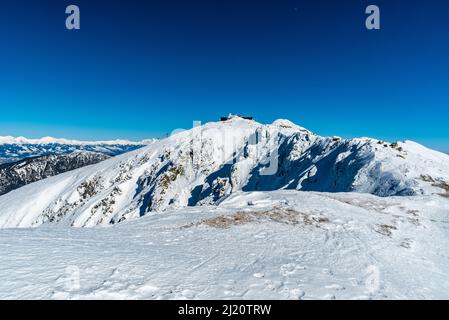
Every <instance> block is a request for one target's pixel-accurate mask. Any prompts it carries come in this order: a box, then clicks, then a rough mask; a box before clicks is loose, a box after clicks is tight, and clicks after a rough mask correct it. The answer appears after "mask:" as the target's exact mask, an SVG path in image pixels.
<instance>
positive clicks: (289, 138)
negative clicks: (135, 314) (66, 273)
mask: <svg viewBox="0 0 449 320" xmlns="http://www.w3.org/2000/svg"><path fill="white" fill-rule="evenodd" d="M448 182H449V156H448V155H445V154H442V153H438V152H436V151H432V150H429V149H427V148H425V147H423V146H421V145H418V144H416V143H413V142H410V141H406V142H400V143H392V144H390V143H386V142H382V141H378V140H374V139H369V138H361V139H341V138H338V137H320V136H318V135H316V134H313V133H312V132H310V131H308V130H306V129H304V128H302V127H299V126H297V125H295V124H293V123H291V122H289V121H287V120H278V121H275V122H274V123H273V124H271V125H263V124H259V123H257V122H254V121H248V120H243V119H241V118H237V117H236V118H233V119H231V120H229V121H226V122H218V123H209V124H206V125H204V126H202V127H198V128H194V129H192V130H189V131H185V132H181V133H178V134H176V135H173V136H171V137H169V138H167V139H164V140H161V141H157V142H154V143H153V144H151V145H150V146H148V147H146V148H143V149H140V150H136V151H133V152H130V153H128V154H124V155H120V156H117V157H114V158H112V159H109V160H106V161H104V162H102V163H99V164H97V165H94V166H90V167H87V168H82V169H79V170H75V171H73V172H69V173H65V174H62V175H59V176H56V177H53V178H49V179H46V180H44V181H40V182H37V183H34V184H31V185H28V186H26V187H23V188H21V189H20V190H16V191H13V192H11V193H9V194H7V195H4V196H2V197H0V227H29V226H37V225H40V224H43V223H48V222H53V223H56V222H58V223H61V224H63V225H71V226H75V227H92V226H96V225H109V224H116V223H118V222H121V221H124V220H127V219H131V218H138V217H141V216H143V215H147V214H148V213H150V212H161V211H165V210H168V209H176V208H183V207H186V206H198V205H211V204H214V205H216V204H219V203H220V202H222V201H223V200H225V199H226V198H227V197H228V196H229V195H231V194H232V193H235V192H237V191H245V192H248V191H271V190H279V189H295V190H303V191H322V192H349V191H351V192H362V193H371V194H374V195H378V196H413V195H431V194H441V195H444V196H446V195H447V194H448V193H449V183H448Z"/></svg>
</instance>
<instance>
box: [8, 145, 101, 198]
mask: <svg viewBox="0 0 449 320" xmlns="http://www.w3.org/2000/svg"><path fill="white" fill-rule="evenodd" d="M108 158H110V156H108V155H105V154H101V153H94V152H86V151H75V152H72V153H69V154H62V155H53V156H40V157H33V158H27V159H25V160H21V161H18V162H13V163H5V164H0V195H3V194H5V193H8V192H10V191H11V190H14V189H18V188H20V187H22V186H24V185H27V184H30V183H32V182H36V181H39V180H42V179H45V178H48V177H52V176H56V175H58V174H61V173H64V172H67V171H70V170H75V169H78V168H82V167H85V166H88V165H91V164H96V163H98V162H101V161H104V160H106V159H108Z"/></svg>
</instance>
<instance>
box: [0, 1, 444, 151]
mask: <svg viewBox="0 0 449 320" xmlns="http://www.w3.org/2000/svg"><path fill="white" fill-rule="evenodd" d="M69 4H77V5H78V6H79V7H80V9H81V30H76V31H69V30H66V29H65V18H66V14H65V7H66V6H67V5H69ZM369 4H377V5H378V6H379V7H380V9H381V24H382V29H381V30H379V31H368V30H366V28H365V18H366V15H365V8H366V6H368V5H369ZM0 7H1V9H0V39H1V41H0V111H1V116H0V135H24V136H27V137H32V138H35V137H41V136H47V135H51V136H57V137H66V138H77V139H90V140H91V139H114V138H128V139H134V140H136V139H143V138H150V137H161V136H164V135H165V134H166V133H168V132H171V131H172V130H173V129H176V128H190V127H191V125H192V121H193V120H201V121H203V122H207V121H215V120H217V119H218V118H219V117H220V116H221V115H227V114H228V113H230V112H232V113H240V114H245V115H252V116H255V117H256V119H257V120H258V121H260V122H264V123H270V122H272V121H273V120H275V119H277V118H288V119H290V120H292V121H293V122H296V123H297V124H300V125H302V126H304V127H306V128H308V129H310V130H312V131H314V132H316V133H318V134H321V135H340V136H344V137H355V136H372V137H376V138H379V139H385V140H403V139H411V140H416V141H418V142H421V143H424V144H426V145H428V146H430V147H433V148H436V149H439V150H442V151H446V152H447V151H449V129H448V126H447V122H448V119H449V58H448V57H449V31H448V30H449V22H447V13H448V12H449V2H448V1H438V0H431V1H429V0H428V1H424V0H407V1H405V0H388V1H386V0H376V1H360V0H284V1H279V0H277V1H275V0H273V1H249V0H192V1H181V0H177V1H175V0H153V1H140V0H128V1H124V0H122V1H118V0H107V1H106V0H88V1H87V0H78V1H74V0H73V1H51V0H39V1H31V0H30V1H23V0H19V1H9V2H2V4H1V6H0Z"/></svg>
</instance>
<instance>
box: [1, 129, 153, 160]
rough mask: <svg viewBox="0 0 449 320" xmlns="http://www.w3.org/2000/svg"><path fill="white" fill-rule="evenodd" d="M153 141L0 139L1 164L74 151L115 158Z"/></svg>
mask: <svg viewBox="0 0 449 320" xmlns="http://www.w3.org/2000/svg"><path fill="white" fill-rule="evenodd" d="M153 141H154V140H144V141H140V142H132V141H127V140H114V141H78V140H67V139H56V138H51V137H46V138H41V139H27V138H24V137H9V136H8V137H0V164H2V163H11V162H16V161H20V160H23V159H27V158H31V157H38V156H48V155H63V154H69V153H72V152H74V151H89V152H95V153H100V154H105V155H108V156H115V155H118V154H122V153H125V152H129V151H132V150H136V149H138V148H141V147H143V146H146V145H148V144H150V143H152V142H153Z"/></svg>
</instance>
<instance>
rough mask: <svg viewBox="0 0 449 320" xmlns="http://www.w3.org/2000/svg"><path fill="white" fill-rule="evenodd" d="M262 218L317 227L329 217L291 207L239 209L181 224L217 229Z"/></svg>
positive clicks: (187, 226) (262, 219)
mask: <svg viewBox="0 0 449 320" xmlns="http://www.w3.org/2000/svg"><path fill="white" fill-rule="evenodd" d="M264 220H265V221H273V222H277V223H284V224H289V225H298V224H302V225H315V226H317V227H319V226H320V224H323V223H327V222H329V219H328V218H326V217H323V216H315V215H309V214H306V213H303V212H300V211H296V210H293V209H286V208H273V209H270V210H266V211H240V212H237V213H234V214H230V215H221V216H218V217H214V218H209V219H204V220H201V221H199V222H194V223H190V224H188V225H184V226H182V228H190V227H193V226H199V225H206V226H209V227H212V228H217V229H228V228H230V227H233V226H239V225H244V224H247V223H250V222H255V221H264Z"/></svg>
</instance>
